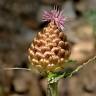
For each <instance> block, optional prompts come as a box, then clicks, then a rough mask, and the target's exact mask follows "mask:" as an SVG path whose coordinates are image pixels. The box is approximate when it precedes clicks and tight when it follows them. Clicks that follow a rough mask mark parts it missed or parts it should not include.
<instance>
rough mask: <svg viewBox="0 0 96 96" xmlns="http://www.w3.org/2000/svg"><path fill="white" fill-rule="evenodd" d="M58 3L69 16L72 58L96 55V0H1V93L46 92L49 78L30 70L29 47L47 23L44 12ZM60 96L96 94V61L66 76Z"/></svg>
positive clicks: (40, 95)
mask: <svg viewBox="0 0 96 96" xmlns="http://www.w3.org/2000/svg"><path fill="white" fill-rule="evenodd" d="M54 5H55V6H58V7H59V8H60V9H62V10H63V11H64V16H66V17H68V18H69V19H68V21H67V22H66V24H65V29H64V32H65V34H66V35H67V36H68V40H69V42H70V43H71V45H72V52H71V56H70V59H71V60H76V61H77V63H76V64H74V65H71V67H70V69H72V68H75V67H76V66H78V65H80V64H83V63H84V62H86V61H87V60H89V59H90V58H92V57H94V56H95V55H96V0H0V96H46V94H45V93H46V88H47V82H46V78H45V77H43V76H41V75H40V74H35V73H34V72H33V73H32V72H29V71H27V70H4V68H14V67H20V68H28V64H29V62H28V59H27V49H28V47H29V46H30V43H31V41H32V39H33V37H34V36H35V35H36V34H37V32H39V31H40V30H41V29H42V28H43V27H44V25H45V23H44V22H42V20H41V18H42V13H43V10H45V9H52V8H53V7H54ZM58 90H59V96H96V61H95V62H94V61H93V62H91V64H88V66H86V67H85V68H83V69H82V70H81V71H80V72H78V73H77V74H75V75H74V76H73V77H72V78H69V79H62V80H60V82H59V85H58Z"/></svg>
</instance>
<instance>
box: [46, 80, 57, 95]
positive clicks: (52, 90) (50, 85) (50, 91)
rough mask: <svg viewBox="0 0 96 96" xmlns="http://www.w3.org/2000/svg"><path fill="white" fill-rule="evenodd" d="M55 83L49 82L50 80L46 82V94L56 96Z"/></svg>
mask: <svg viewBox="0 0 96 96" xmlns="http://www.w3.org/2000/svg"><path fill="white" fill-rule="evenodd" d="M57 85H58V82H54V83H50V81H49V82H48V90H47V91H48V92H47V96H58V91H57V89H58V88H57Z"/></svg>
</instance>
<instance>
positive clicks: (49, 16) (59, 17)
mask: <svg viewBox="0 0 96 96" xmlns="http://www.w3.org/2000/svg"><path fill="white" fill-rule="evenodd" d="M42 19H43V21H52V22H54V23H55V24H56V25H57V27H58V28H59V29H61V30H63V29H64V23H65V20H66V18H65V17H64V15H63V11H59V10H57V9H53V10H50V11H44V14H43V17H42Z"/></svg>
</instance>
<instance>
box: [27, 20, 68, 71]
mask: <svg viewBox="0 0 96 96" xmlns="http://www.w3.org/2000/svg"><path fill="white" fill-rule="evenodd" d="M28 52H29V55H28V57H29V60H30V62H31V64H32V65H33V66H35V67H36V68H37V69H39V70H40V71H45V72H54V71H58V70H61V69H62V68H64V62H65V60H66V59H68V57H69V55H70V45H69V42H68V41H67V38H66V36H65V34H64V32H62V31H60V30H59V29H58V26H57V24H56V22H55V21H54V20H50V23H49V24H48V26H47V27H45V28H44V29H43V30H42V31H41V32H39V33H38V34H37V36H36V37H35V38H34V40H33V41H32V43H31V46H30V48H29V50H28Z"/></svg>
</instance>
